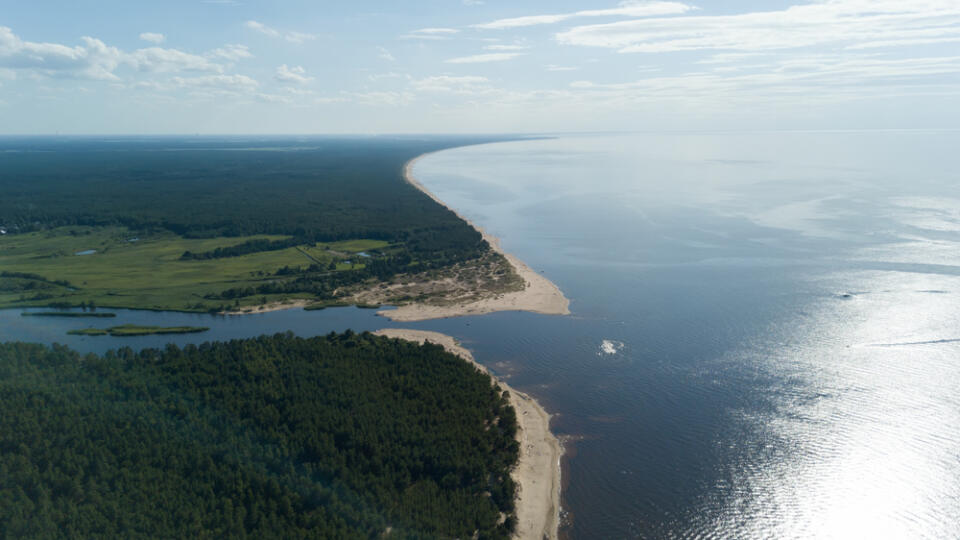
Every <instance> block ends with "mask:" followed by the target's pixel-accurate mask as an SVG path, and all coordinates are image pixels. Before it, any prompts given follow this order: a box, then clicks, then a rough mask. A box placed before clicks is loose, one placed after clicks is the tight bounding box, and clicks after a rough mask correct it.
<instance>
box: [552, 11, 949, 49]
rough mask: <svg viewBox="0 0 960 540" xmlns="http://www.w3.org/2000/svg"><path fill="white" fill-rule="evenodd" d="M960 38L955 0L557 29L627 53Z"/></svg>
mask: <svg viewBox="0 0 960 540" xmlns="http://www.w3.org/2000/svg"><path fill="white" fill-rule="evenodd" d="M958 37H960V2H958V1H957V0H912V1H910V2H904V1H901V0H821V1H817V2H814V3H809V4H803V5H795V6H791V7H789V8H787V9H783V10H778V11H762V12H753V13H743V14H737V15H712V16H688V17H662V18H651V19H638V20H630V21H620V22H614V23H607V24H595V25H587V26H579V27H575V28H572V29H570V30H567V31H564V32H560V33H558V34H557V36H556V38H557V41H558V42H559V43H561V44H565V45H582V46H590V47H606V48H611V49H616V50H618V51H619V52H624V53H629V52H646V53H655V52H674V51H691V50H731V51H769V50H782V49H795V48H800V47H810V46H818V45H849V46H852V47H858V46H859V47H863V46H894V45H896V44H898V43H899V44H901V45H907V44H910V41H913V40H931V39H936V40H946V39H954V38H958ZM884 42H885V43H884ZM878 43H883V45H877V44H878Z"/></svg>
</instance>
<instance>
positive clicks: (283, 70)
mask: <svg viewBox="0 0 960 540" xmlns="http://www.w3.org/2000/svg"><path fill="white" fill-rule="evenodd" d="M273 77H274V78H275V79H277V80H278V81H280V82H283V83H294V84H306V83H308V82H310V81H312V80H313V77H308V76H307V70H305V69H303V67H301V66H293V67H288V66H287V65H286V64H283V65H282V66H280V67H278V68H277V72H276V74H274V76H273Z"/></svg>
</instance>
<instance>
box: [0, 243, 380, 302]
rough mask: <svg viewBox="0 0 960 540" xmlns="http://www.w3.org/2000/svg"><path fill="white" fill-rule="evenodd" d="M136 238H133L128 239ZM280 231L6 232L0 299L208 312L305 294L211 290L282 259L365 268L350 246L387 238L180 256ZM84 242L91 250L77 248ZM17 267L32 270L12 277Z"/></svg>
mask: <svg viewBox="0 0 960 540" xmlns="http://www.w3.org/2000/svg"><path fill="white" fill-rule="evenodd" d="M134 238H136V239H137V240H136V241H131V240H132V239H134ZM284 238H287V237H283V236H269V235H256V236H241V237H236V238H213V239H188V238H183V237H180V236H178V235H176V234H173V233H170V232H166V231H162V232H156V233H153V234H144V233H142V232H134V231H130V230H128V229H126V228H123V227H84V226H72V227H60V228H57V229H53V230H49V231H42V232H33V233H27V234H20V235H8V236H3V237H0V269H2V272H3V274H0V307H32V306H68V305H69V306H97V307H110V308H139V309H158V310H159V309H163V310H179V311H197V312H205V311H210V310H219V309H221V308H227V309H234V308H244V307H249V306H255V305H260V304H263V303H269V302H280V301H284V300H293V299H298V298H300V299H310V298H313V295H311V294H309V293H291V294H275V295H273V294H271V295H251V296H248V297H242V298H235V299H231V300H230V301H229V302H227V301H225V300H223V299H222V298H210V296H211V295H217V294H219V293H221V292H222V291H224V290H227V289H231V288H246V287H253V288H255V287H257V286H259V285H262V284H264V283H272V282H275V281H277V278H276V276H275V275H274V274H275V273H276V272H277V271H278V270H280V269H282V268H285V267H286V268H289V269H291V271H299V270H300V269H304V268H307V267H308V266H310V265H321V266H323V267H324V268H326V267H327V266H328V265H329V264H330V263H331V262H332V263H333V264H334V266H335V268H336V269H335V270H332V271H333V272H350V271H353V270H358V269H362V268H363V264H362V259H363V258H362V257H357V256H355V255H354V254H355V253H357V252H360V251H372V250H377V249H384V248H387V247H388V246H389V244H388V243H387V242H383V241H376V240H352V241H342V242H334V243H330V244H324V243H315V244H312V245H305V246H299V247H291V248H287V249H283V250H279V251H263V252H258V253H250V254H247V255H242V256H238V257H226V258H219V259H207V260H181V256H182V254H183V253H184V252H185V251H191V252H194V253H201V252H206V251H212V250H214V249H216V248H223V247H229V246H234V245H238V244H242V243H244V242H247V241H250V240H258V239H266V240H279V239H284ZM89 250H96V252H95V253H92V254H88V255H77V254H76V253H81V252H87V251H89ZM347 261H351V262H352V263H353V264H347ZM358 263H360V264H358ZM19 274H30V275H32V276H34V277H33V278H25V277H16V276H17V275H19ZM40 278H42V279H40ZM55 282H59V283H55Z"/></svg>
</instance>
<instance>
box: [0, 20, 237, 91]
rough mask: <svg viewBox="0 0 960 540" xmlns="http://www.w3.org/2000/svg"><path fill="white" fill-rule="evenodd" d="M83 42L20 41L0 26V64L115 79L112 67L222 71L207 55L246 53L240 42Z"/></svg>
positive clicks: (38, 71) (52, 73) (44, 73)
mask: <svg viewBox="0 0 960 540" xmlns="http://www.w3.org/2000/svg"><path fill="white" fill-rule="evenodd" d="M81 41H82V43H83V45H78V46H75V47H68V46H66V45H61V44H58V43H34V42H29V41H23V40H22V39H20V38H19V37H17V36H16V35H15V34H14V33H13V31H12V30H11V29H10V28H7V27H0V68H7V69H11V70H27V71H30V72H32V73H35V74H38V75H42V76H47V77H73V78H82V79H100V80H110V81H118V80H119V77H118V76H117V75H116V73H115V72H116V71H117V69H118V68H119V67H121V66H128V67H131V68H133V69H135V70H137V71H140V72H146V73H178V72H182V71H201V72H204V71H205V72H211V73H223V72H224V70H225V68H224V66H223V65H221V64H218V63H216V62H214V61H212V60H211V59H213V58H226V59H231V60H236V59H239V58H245V57H248V56H250V54H249V52H248V51H246V48H245V47H243V46H241V45H228V46H227V47H226V48H224V49H217V50H216V51H212V52H211V53H208V54H207V55H205V56H200V55H196V54H191V53H187V52H183V51H180V50H177V49H166V48H162V47H146V48H143V49H137V50H134V51H132V52H124V51H121V50H120V49H118V48H116V47H110V46H107V45H106V44H105V43H103V42H102V41H100V40H99V39H94V38H91V37H83V38H81Z"/></svg>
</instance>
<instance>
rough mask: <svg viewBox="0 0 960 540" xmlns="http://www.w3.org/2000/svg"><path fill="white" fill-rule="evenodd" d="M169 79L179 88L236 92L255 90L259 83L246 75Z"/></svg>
mask: <svg viewBox="0 0 960 540" xmlns="http://www.w3.org/2000/svg"><path fill="white" fill-rule="evenodd" d="M171 81H172V82H173V83H174V84H175V85H177V86H178V87H180V88H207V89H223V90H231V91H236V92H249V91H253V90H255V89H256V88H257V87H258V86H260V83H258V82H257V81H256V80H255V79H252V78H250V77H247V76H246V75H206V76H203V77H186V78H184V77H174V78H173V79H171Z"/></svg>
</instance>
